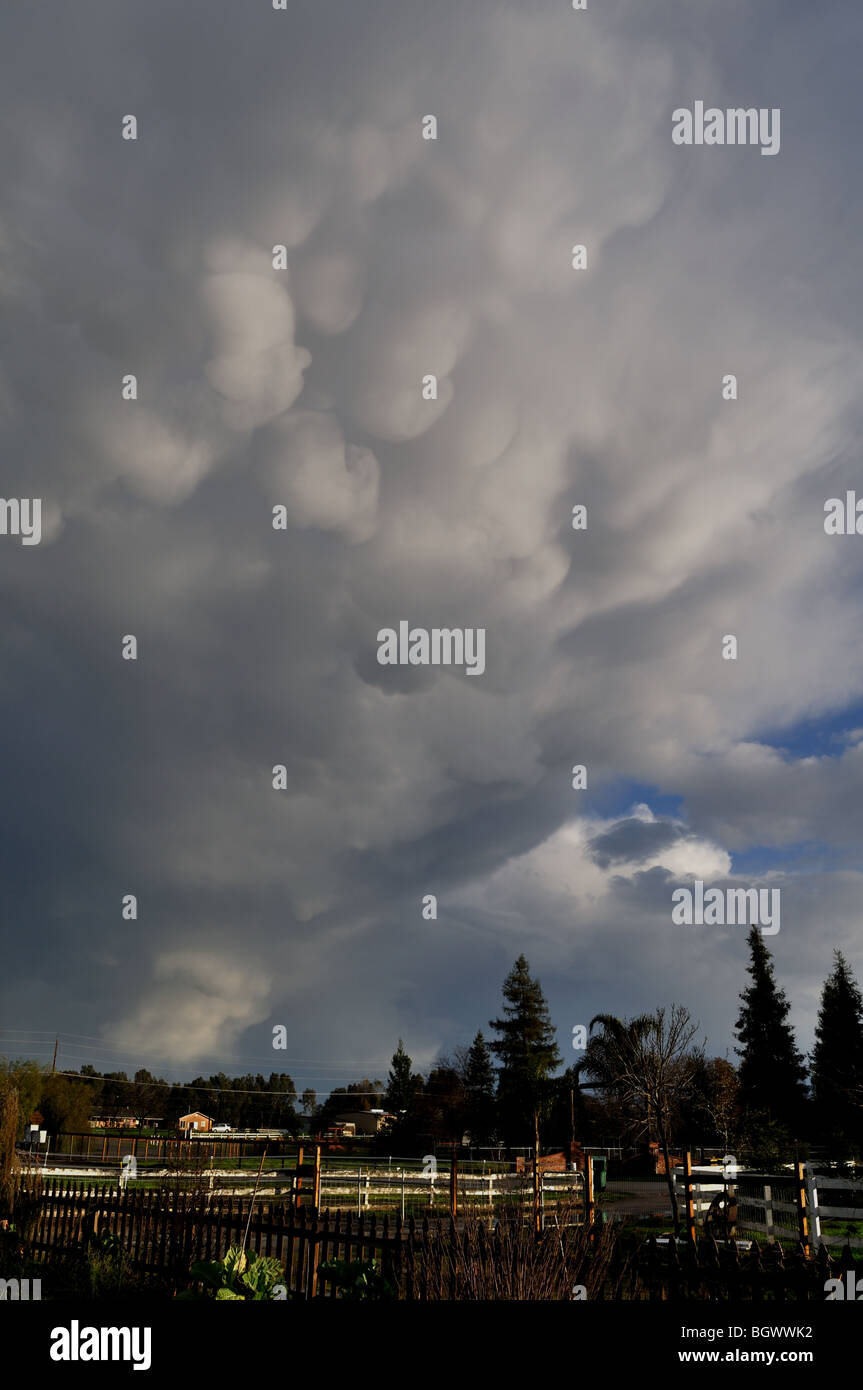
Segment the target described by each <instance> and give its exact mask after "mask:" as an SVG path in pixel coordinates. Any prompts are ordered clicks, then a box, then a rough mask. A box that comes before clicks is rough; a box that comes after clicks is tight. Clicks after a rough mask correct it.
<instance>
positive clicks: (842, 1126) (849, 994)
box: [812, 951, 863, 1142]
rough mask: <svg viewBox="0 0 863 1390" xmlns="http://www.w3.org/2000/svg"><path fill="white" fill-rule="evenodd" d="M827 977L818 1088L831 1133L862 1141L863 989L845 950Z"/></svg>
mask: <svg viewBox="0 0 863 1390" xmlns="http://www.w3.org/2000/svg"><path fill="white" fill-rule="evenodd" d="M833 959H834V965H833V970H832V972H831V974H830V975H829V976H828V978H827V979H826V980H825V981H824V988H823V990H822V993H821V1007H820V1009H819V1010H818V1023H817V1025H816V1028H815V1047H814V1050H813V1053H812V1091H813V1095H814V1098H815V1104H816V1110H817V1116H818V1120H819V1123H820V1126H821V1129H822V1132H823V1134H824V1136H825V1137H827V1138H830V1139H831V1140H834V1141H837V1140H842V1139H846V1140H851V1141H852V1142H853V1141H859V1138H860V1135H861V1130H863V994H861V992H860V988H859V986H858V984H857V981H856V980H855V978H854V976H853V974H852V972H851V970H850V969H849V967H848V963H847V961H846V960H845V957H844V956H843V955H842V952H841V951H834V952H833Z"/></svg>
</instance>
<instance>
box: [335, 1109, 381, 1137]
mask: <svg viewBox="0 0 863 1390" xmlns="http://www.w3.org/2000/svg"><path fill="white" fill-rule="evenodd" d="M395 1118H396V1117H395V1115H389V1114H388V1113H387V1112H386V1111H385V1110H350V1111H346V1112H345V1113H344V1114H342V1115H334V1116H333V1121H334V1123H335V1124H337V1125H353V1127H354V1133H355V1134H377V1132H378V1130H379V1129H380V1127H381V1125H383V1124H384V1123H385V1122H386V1121H387V1120H394V1119H395Z"/></svg>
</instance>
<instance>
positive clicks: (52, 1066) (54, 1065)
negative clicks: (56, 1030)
mask: <svg viewBox="0 0 863 1390" xmlns="http://www.w3.org/2000/svg"><path fill="white" fill-rule="evenodd" d="M59 1041H60V1039H59V1038H55V1039H54V1060H53V1062H52V1063H51V1071H52V1073H53V1072H55V1071H56V1070H57V1044H58V1043H59Z"/></svg>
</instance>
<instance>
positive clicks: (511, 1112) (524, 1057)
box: [490, 955, 562, 1146]
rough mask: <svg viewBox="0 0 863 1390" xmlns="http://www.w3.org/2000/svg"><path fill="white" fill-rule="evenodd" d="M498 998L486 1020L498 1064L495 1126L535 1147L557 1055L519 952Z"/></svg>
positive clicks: (534, 986) (534, 982) (544, 1008)
mask: <svg viewBox="0 0 863 1390" xmlns="http://www.w3.org/2000/svg"><path fill="white" fill-rule="evenodd" d="M503 998H504V1006H503V1013H504V1016H503V1018H497V1019H491V1020H490V1026H491V1027H492V1028H494V1030H495V1032H496V1033H499V1034H500V1037H499V1039H498V1041H497V1042H493V1043H492V1044H491V1051H492V1052H493V1053H494V1055H495V1057H496V1058H497V1059H498V1062H499V1071H498V1105H499V1115H500V1119H501V1124H502V1127H503V1131H504V1135H505V1137H506V1139H507V1142H508V1143H509V1144H520V1145H525V1144H535V1145H537V1146H538V1145H539V1125H540V1119H541V1117H542V1115H543V1113H544V1111H545V1109H546V1107H547V1105H548V1103H549V1101H550V1099H551V1088H550V1084H549V1081H550V1075H551V1073H552V1072H553V1071H555V1070H556V1069H557V1067H559V1066H560V1064H561V1060H562V1059H561V1056H560V1053H559V1052H558V1050H557V1043H556V1042H555V1031H556V1030H555V1028H554V1026H553V1025H552V1022H551V1019H550V1017H549V1012H548V1005H547V1003H546V1002H545V997H544V995H543V992H542V989H541V988H540V985H539V981H538V980H533V979H531V975H530V967H529V965H528V963H527V961H526V960H525V958H524V956H523V955H522V956H519V958H518V960H517V961H516V962H515V965H514V966H513V968H512V970H511V971H510V972H509V974H508V975H507V977H506V979H505V980H504V984H503Z"/></svg>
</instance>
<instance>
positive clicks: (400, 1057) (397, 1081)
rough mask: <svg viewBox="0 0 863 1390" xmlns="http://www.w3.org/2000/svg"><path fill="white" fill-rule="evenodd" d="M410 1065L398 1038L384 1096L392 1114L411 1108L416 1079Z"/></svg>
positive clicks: (386, 1105) (387, 1107)
mask: <svg viewBox="0 0 863 1390" xmlns="http://www.w3.org/2000/svg"><path fill="white" fill-rule="evenodd" d="M412 1065H413V1063H412V1062H411V1059H410V1057H409V1056H408V1054H407V1053H406V1052H405V1049H404V1043H403V1042H402V1040H401V1038H399V1045H398V1047H397V1048H396V1050H395V1052H394V1053H393V1060H392V1064H391V1070H390V1074H389V1076H388V1077H387V1089H386V1095H385V1097H384V1105H385V1107H386V1109H387V1110H391V1111H392V1113H393V1114H394V1115H399V1114H401V1112H402V1111H405V1112H407V1111H409V1110H410V1108H411V1101H412V1100H413V1098H414V1095H415V1093H416V1079H415V1077H414V1076H413V1073H412V1072H411V1067H412Z"/></svg>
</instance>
